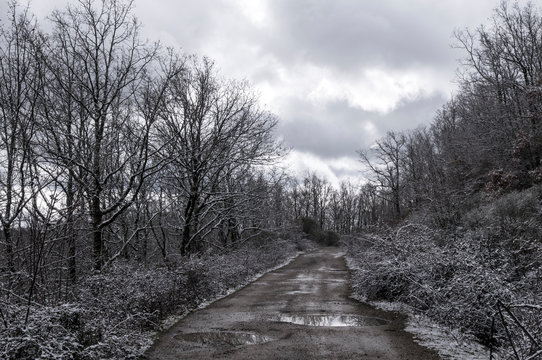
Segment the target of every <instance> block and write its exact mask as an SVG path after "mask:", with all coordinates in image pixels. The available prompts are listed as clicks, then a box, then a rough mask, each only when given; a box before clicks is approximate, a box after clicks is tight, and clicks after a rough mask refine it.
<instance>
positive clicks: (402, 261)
mask: <svg viewBox="0 0 542 360" xmlns="http://www.w3.org/2000/svg"><path fill="white" fill-rule="evenodd" d="M541 194H542V187H533V188H531V189H529V190H526V191H523V192H513V193H509V194H506V195H503V196H501V197H498V198H495V199H491V200H489V201H487V202H486V203H485V204H483V205H480V206H478V207H476V208H474V209H472V210H471V211H469V212H467V213H466V214H464V216H463V218H462V220H461V223H460V226H458V227H457V228H455V229H453V231H448V232H439V231H435V230H432V229H431V228H428V227H426V226H424V225H419V224H410V223H406V224H402V225H400V226H398V227H397V228H395V229H388V230H387V231H386V232H384V233H382V232H381V233H379V234H364V235H363V236H361V239H360V238H358V239H355V238H351V239H349V240H347V241H343V246H345V247H346V249H347V250H348V254H349V257H350V258H351V263H352V265H353V266H354V268H355V274H354V276H353V283H354V284H353V286H354V290H355V291H356V292H357V294H358V295H359V296H361V297H364V298H366V299H367V300H369V301H374V300H387V301H398V302H403V303H406V304H408V305H410V306H411V307H412V308H414V309H417V310H418V311H420V312H423V313H425V314H426V315H429V316H430V317H432V318H433V319H435V320H437V321H438V322H440V323H441V324H444V325H448V326H450V327H453V328H456V329H460V330H462V331H463V332H464V333H466V334H471V335H473V336H474V337H475V338H476V339H478V341H480V342H481V343H482V344H484V345H487V346H491V347H493V348H494V349H498V354H499V356H500V358H503V359H506V358H513V359H526V358H530V359H540V358H542V306H541V305H542V286H541V285H540V284H542V270H541V268H542V242H541V241H540V239H542V221H541V220H542V202H541V199H542V196H541Z"/></svg>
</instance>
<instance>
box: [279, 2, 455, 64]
mask: <svg viewBox="0 0 542 360" xmlns="http://www.w3.org/2000/svg"><path fill="white" fill-rule="evenodd" d="M271 4H272V7H271V9H272V13H273V19H275V21H276V22H275V24H274V28H273V30H274V31H273V33H272V34H270V40H269V48H271V49H273V50H274V51H275V53H276V54H277V55H278V56H279V57H280V58H281V59H282V60H283V61H285V62H287V63H290V62H293V61H301V62H312V63H316V64H323V65H327V66H332V67H338V68H342V69H344V70H345V71H348V70H352V69H357V68H359V67H360V66H387V67H392V68H403V67H411V66H419V65H420V64H424V63H425V64H431V65H435V64H436V65H438V64H446V65H449V64H450V62H453V59H450V58H449V56H448V55H449V47H448V41H447V39H448V38H449V36H450V31H451V29H452V28H453V25H452V24H449V23H448V26H446V21H444V23H443V21H442V20H443V19H446V14H444V13H443V12H444V10H441V9H435V8H433V9H432V13H429V11H431V9H426V7H427V6H425V5H424V4H422V3H421V2H419V1H418V2H410V1H409V2H404V1H403V2H397V1H378V2H377V1H349V0H336V1H326V0H316V1H315V0H302V1H289V0H281V1H272V2H271ZM424 11H427V13H425V14H424ZM443 40H444V41H443Z"/></svg>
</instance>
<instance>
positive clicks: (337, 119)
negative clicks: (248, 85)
mask: <svg viewBox="0 0 542 360" xmlns="http://www.w3.org/2000/svg"><path fill="white" fill-rule="evenodd" d="M445 101H446V99H445V98H444V97H443V96H442V95H440V94H434V95H432V96H429V97H420V98H418V99H415V100H413V101H408V102H404V103H402V104H401V105H400V106H399V107H398V108H397V109H396V110H395V111H393V112H390V113H387V114H378V113H373V112H368V111H363V110H361V109H357V108H352V107H350V106H348V104H346V103H345V102H332V103H329V104H327V105H326V106H325V107H323V108H322V107H321V106H315V105H314V104H311V103H310V102H303V101H296V102H295V103H294V106H296V107H299V108H303V109H304V112H303V114H302V115H300V116H299V117H294V118H292V119H289V120H288V121H282V122H281V123H280V124H279V129H278V132H279V133H280V134H282V136H283V137H284V141H285V143H286V145H287V146H291V147H293V148H294V149H296V150H299V151H303V152H309V153H312V154H315V155H317V156H318V157H320V158H327V159H333V158H338V157H342V156H346V157H352V156H355V151H356V150H359V149H361V148H365V147H368V146H370V145H371V144H372V142H373V141H374V134H373V133H372V132H370V131H368V129H367V127H366V124H367V122H370V123H371V124H372V125H374V127H375V130H376V134H377V136H383V135H384V134H385V133H386V132H387V131H389V130H397V131H401V130H408V129H414V128H416V127H418V126H420V125H426V124H428V123H429V122H430V121H431V120H432V119H433V117H434V115H435V113H436V111H437V110H438V109H439V108H440V107H441V106H442V104H444V102H445Z"/></svg>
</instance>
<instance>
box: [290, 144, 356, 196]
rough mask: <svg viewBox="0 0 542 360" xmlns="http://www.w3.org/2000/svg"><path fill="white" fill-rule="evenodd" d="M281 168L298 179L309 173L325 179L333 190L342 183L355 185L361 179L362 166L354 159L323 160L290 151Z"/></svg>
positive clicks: (306, 153)
mask: <svg viewBox="0 0 542 360" xmlns="http://www.w3.org/2000/svg"><path fill="white" fill-rule="evenodd" d="M282 166H284V167H285V168H286V169H287V170H288V171H289V172H290V173H291V174H292V175H293V176H295V177H297V178H298V179H302V178H303V177H304V176H306V175H307V174H308V173H309V172H310V173H314V174H315V175H316V176H318V177H320V178H324V179H326V180H327V181H328V182H329V183H330V184H331V185H332V186H334V187H335V188H338V187H339V185H340V183H341V182H343V181H350V182H352V183H353V184H356V183H358V182H359V181H360V179H361V178H362V174H361V172H360V170H361V168H362V166H361V164H360V162H359V161H358V160H357V159H356V158H354V157H346V156H343V157H339V158H333V159H323V158H321V157H318V156H316V155H314V154H312V153H309V152H302V151H296V150H292V151H291V152H290V153H289V154H288V156H286V158H285V159H284V160H283V161H282Z"/></svg>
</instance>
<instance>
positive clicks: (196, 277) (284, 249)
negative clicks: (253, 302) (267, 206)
mask: <svg viewBox="0 0 542 360" xmlns="http://www.w3.org/2000/svg"><path fill="white" fill-rule="evenodd" d="M287 236H289V238H281V237H278V236H277V235H271V234H269V235H268V236H266V237H262V238H260V239H258V240H257V241H254V242H252V243H251V244H250V246H244V247H242V248H239V249H237V250H233V251H229V252H227V253H224V254H207V255H202V256H198V257H195V256H192V257H188V258H179V259H178V261H175V262H170V263H168V264H167V266H166V265H164V264H161V265H157V264H155V265H150V266H148V267H141V266H139V265H138V264H137V263H133V262H128V261H119V262H116V263H115V264H114V265H113V266H111V267H109V268H108V269H106V270H104V271H103V272H100V273H98V274H94V275H91V276H88V277H86V278H85V279H84V280H82V281H81V282H80V283H79V284H78V286H77V287H76V288H75V289H74V293H73V296H72V297H71V299H70V301H69V302H66V303H61V304H39V303H33V304H31V305H30V306H27V305H26V304H17V303H12V304H9V305H8V306H6V307H4V316H3V319H2V320H3V321H4V323H5V326H2V327H0V349H1V350H0V357H2V358H5V359H14V360H15V359H28V360H30V359H36V358H40V359H136V358H139V357H140V356H141V355H142V353H143V351H144V350H146V349H147V348H148V347H149V346H150V344H151V343H152V340H153V334H154V333H155V332H157V331H160V330H162V329H163V326H164V320H166V319H167V318H168V317H170V316H172V315H176V316H180V315H183V314H185V313H186V312H188V311H190V310H193V309H195V308H196V307H198V306H199V305H201V304H202V303H203V302H205V301H209V300H213V299H215V298H217V297H219V296H221V295H224V294H226V293H227V291H228V290H231V289H234V288H237V287H239V286H242V285H245V284H247V283H248V282H249V281H250V280H251V279H252V278H253V277H254V276H255V275H258V274H261V273H263V272H265V271H267V270H269V269H270V268H273V267H275V266H277V265H280V264H281V263H283V262H285V261H286V260H287V259H288V258H290V257H292V256H293V255H294V254H295V253H296V252H297V251H301V250H310V249H312V248H314V246H315V245H314V243H312V242H311V241H309V240H307V239H304V238H303V237H302V236H301V233H299V232H298V233H294V232H293V231H292V232H290V233H289V234H287Z"/></svg>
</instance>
